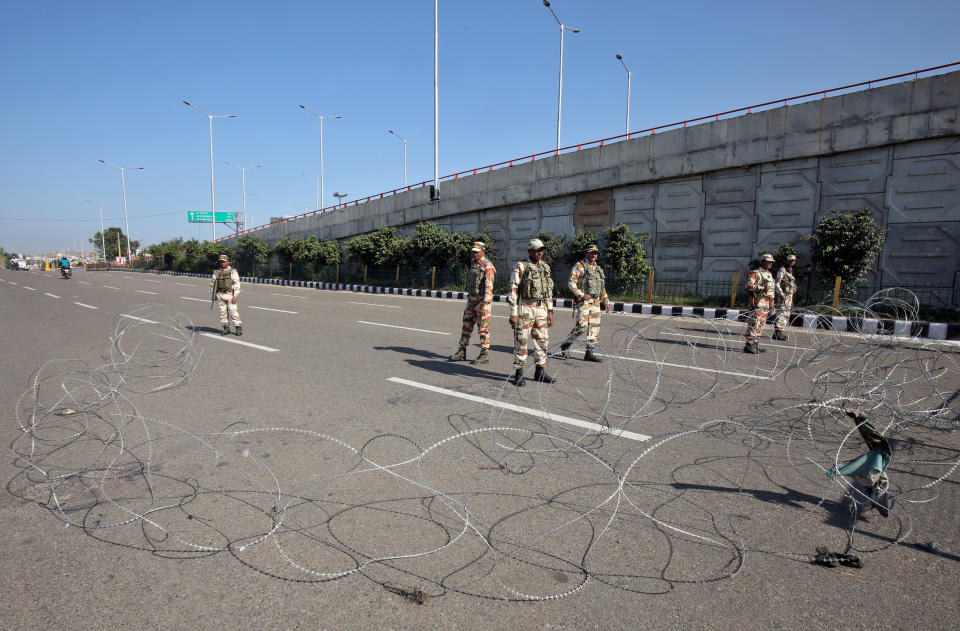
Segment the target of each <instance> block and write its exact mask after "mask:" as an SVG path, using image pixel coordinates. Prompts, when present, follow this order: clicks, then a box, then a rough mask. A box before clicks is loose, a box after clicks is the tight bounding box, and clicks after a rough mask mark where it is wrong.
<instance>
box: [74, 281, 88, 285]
mask: <svg viewBox="0 0 960 631" xmlns="http://www.w3.org/2000/svg"><path fill="white" fill-rule="evenodd" d="M77 282H78V283H83V284H84V285H89V284H90V283H88V282H87V281H85V280H78V281H77Z"/></svg>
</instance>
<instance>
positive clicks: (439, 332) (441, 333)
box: [357, 320, 450, 335]
mask: <svg viewBox="0 0 960 631" xmlns="http://www.w3.org/2000/svg"><path fill="white" fill-rule="evenodd" d="M357 323H359V324H371V325H373V326H385V327H389V328H391V329H405V330H407V331H419V332H420V333H433V334H435V335H450V334H449V333H445V332H444V331H431V330H429V329H415V328H413V327H409V326H397V325H396V324H381V323H379V322H366V321H364V320H357Z"/></svg>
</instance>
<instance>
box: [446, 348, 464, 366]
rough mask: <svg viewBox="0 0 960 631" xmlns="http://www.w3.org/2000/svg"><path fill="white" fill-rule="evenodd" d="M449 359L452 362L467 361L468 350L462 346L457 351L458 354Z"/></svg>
mask: <svg viewBox="0 0 960 631" xmlns="http://www.w3.org/2000/svg"><path fill="white" fill-rule="evenodd" d="M448 359H449V360H450V361H452V362H465V361H467V349H466V348H464V347H462V346H461V347H460V348H458V349H457V352H456V353H454V354H453V355H451V356H450V357H448Z"/></svg>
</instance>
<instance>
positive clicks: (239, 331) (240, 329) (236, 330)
mask: <svg viewBox="0 0 960 631" xmlns="http://www.w3.org/2000/svg"><path fill="white" fill-rule="evenodd" d="M233 328H234V330H233V332H234V333H236V334H237V337H240V336H241V335H243V327H241V326H240V325H239V324H235V325H234V327H233Z"/></svg>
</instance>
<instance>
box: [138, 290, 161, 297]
mask: <svg viewBox="0 0 960 631" xmlns="http://www.w3.org/2000/svg"><path fill="white" fill-rule="evenodd" d="M136 292H137V293H138V294H151V295H153V296H156V295H157V292H155V291H145V290H143V289H137V290H136Z"/></svg>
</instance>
